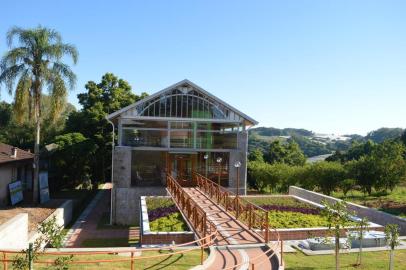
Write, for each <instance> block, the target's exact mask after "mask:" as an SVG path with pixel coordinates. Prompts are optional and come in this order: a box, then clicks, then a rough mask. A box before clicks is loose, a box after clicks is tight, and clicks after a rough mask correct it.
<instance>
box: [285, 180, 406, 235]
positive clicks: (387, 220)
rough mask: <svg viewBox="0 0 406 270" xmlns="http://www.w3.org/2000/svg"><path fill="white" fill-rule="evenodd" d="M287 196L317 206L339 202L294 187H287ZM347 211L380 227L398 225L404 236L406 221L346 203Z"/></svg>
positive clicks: (335, 199)
mask: <svg viewBox="0 0 406 270" xmlns="http://www.w3.org/2000/svg"><path fill="white" fill-rule="evenodd" d="M289 195H294V196H297V197H300V198H303V199H305V200H309V201H311V202H315V203H318V204H320V203H321V202H322V201H327V202H329V203H336V202H338V201H341V200H340V199H337V198H334V197H331V196H327V195H324V194H320V193H317V192H314V191H310V190H306V189H303V188H300V187H296V186H290V187H289ZM347 209H348V210H349V211H354V212H355V213H356V215H357V216H359V217H367V218H368V219H369V220H370V221H372V222H374V223H377V224H380V225H386V224H397V225H399V230H400V234H401V235H406V219H404V218H400V217H397V216H394V215H390V214H388V213H385V212H382V211H378V210H376V209H372V208H369V207H366V206H362V205H358V204H355V203H351V202H347Z"/></svg>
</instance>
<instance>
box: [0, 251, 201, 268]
mask: <svg viewBox="0 0 406 270" xmlns="http://www.w3.org/2000/svg"><path fill="white" fill-rule="evenodd" d="M163 253H168V251H147V252H143V253H142V255H141V256H154V255H159V254H163ZM204 256H205V257H204V259H206V258H207V254H206V253H205V255H204ZM55 258H56V257H55V256H52V257H50V256H47V257H40V259H53V260H54V259H55ZM123 258H126V257H125V256H124V255H90V256H89V255H86V256H74V257H73V260H74V261H75V260H95V259H98V260H100V259H105V260H106V259H107V260H108V259H123ZM199 264H200V250H193V251H190V252H187V253H185V254H175V255H168V256H163V257H160V258H153V259H143V260H136V261H135V263H134V266H135V269H137V270H141V269H142V270H147V269H148V270H158V269H168V270H186V269H190V268H192V267H193V266H196V265H199ZM2 267H3V265H2V264H0V269H3V268H2ZM9 269H11V266H9ZM34 269H37V270H39V269H41V270H45V269H51V268H50V267H46V266H44V265H38V264H34ZM85 269H86V270H88V269H89V270H110V269H118V270H124V269H126V270H128V269H130V262H114V263H96V264H82V265H76V264H71V265H69V270H85Z"/></svg>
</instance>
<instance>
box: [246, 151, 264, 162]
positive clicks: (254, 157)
mask: <svg viewBox="0 0 406 270" xmlns="http://www.w3.org/2000/svg"><path fill="white" fill-rule="evenodd" d="M248 160H249V161H259V162H264V154H263V153H262V151H261V150H259V149H255V150H254V151H252V152H251V153H249V155H248Z"/></svg>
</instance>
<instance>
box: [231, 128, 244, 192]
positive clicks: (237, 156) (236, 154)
mask: <svg viewBox="0 0 406 270" xmlns="http://www.w3.org/2000/svg"><path fill="white" fill-rule="evenodd" d="M247 153H248V132H247V131H243V132H240V133H238V150H236V151H231V152H230V160H229V168H228V173H229V182H228V183H229V187H228V189H229V190H230V191H232V192H234V193H236V192H237V169H236V168H235V167H234V163H235V162H236V161H237V160H238V161H240V162H241V167H240V168H239V171H240V189H239V194H244V195H245V194H246V187H247Z"/></svg>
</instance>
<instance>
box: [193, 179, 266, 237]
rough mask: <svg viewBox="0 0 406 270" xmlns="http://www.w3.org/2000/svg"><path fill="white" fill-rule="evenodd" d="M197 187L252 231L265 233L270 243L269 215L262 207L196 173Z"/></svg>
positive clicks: (264, 235)
mask: <svg viewBox="0 0 406 270" xmlns="http://www.w3.org/2000/svg"><path fill="white" fill-rule="evenodd" d="M193 175H194V177H195V181H196V183H197V186H198V187H199V188H200V189H201V190H202V191H203V192H205V193H206V194H207V195H208V196H209V197H210V198H212V199H214V200H215V201H216V202H217V203H219V204H221V206H223V207H224V209H225V210H226V211H227V212H228V213H230V214H232V215H233V216H234V217H235V218H236V219H238V220H240V221H241V222H243V223H244V224H246V225H247V226H248V228H249V229H250V230H251V229H253V230H254V231H255V230H260V231H261V232H262V233H263V237H264V239H265V243H268V242H269V218H268V217H269V213H268V211H267V210H265V209H263V208H262V207H260V206H258V205H255V204H253V203H251V202H249V201H248V200H246V199H244V198H241V197H240V196H236V194H234V193H233V192H231V191H229V190H227V189H225V188H224V187H222V186H219V185H218V184H217V183H214V182H213V181H212V180H210V179H208V178H207V177H205V176H203V175H201V174H199V173H196V172H194V173H193Z"/></svg>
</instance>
